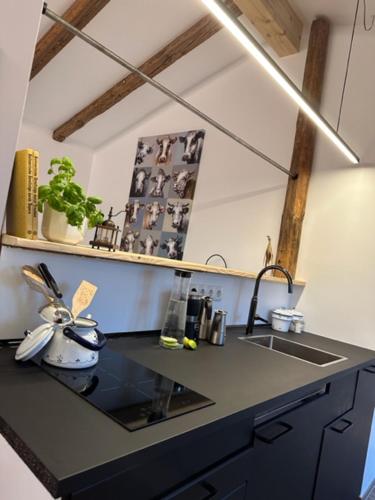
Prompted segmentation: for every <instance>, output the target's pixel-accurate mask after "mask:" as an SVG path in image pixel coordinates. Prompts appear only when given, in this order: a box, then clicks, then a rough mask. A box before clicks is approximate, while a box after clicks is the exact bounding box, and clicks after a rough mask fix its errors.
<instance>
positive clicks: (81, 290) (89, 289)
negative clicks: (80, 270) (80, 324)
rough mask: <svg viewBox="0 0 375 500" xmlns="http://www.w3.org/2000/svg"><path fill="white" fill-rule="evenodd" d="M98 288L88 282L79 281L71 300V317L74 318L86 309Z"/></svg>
mask: <svg viewBox="0 0 375 500" xmlns="http://www.w3.org/2000/svg"><path fill="white" fill-rule="evenodd" d="M97 289H98V287H97V286H95V285H93V284H92V283H89V282H88V281H85V280H83V281H81V284H80V285H79V287H78V288H77V290H76V292H75V294H74V295H73V300H72V315H73V318H76V317H77V316H78V315H79V314H80V313H81V312H82V311H84V310H85V309H87V308H88V307H89V305H90V304H91V302H92V299H93V298H94V295H95V294H96V291H97Z"/></svg>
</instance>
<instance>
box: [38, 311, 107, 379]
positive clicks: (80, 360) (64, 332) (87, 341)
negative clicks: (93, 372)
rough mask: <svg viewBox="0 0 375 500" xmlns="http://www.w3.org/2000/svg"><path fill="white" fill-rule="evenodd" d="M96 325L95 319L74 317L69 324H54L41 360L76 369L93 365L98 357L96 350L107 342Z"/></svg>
mask: <svg viewBox="0 0 375 500" xmlns="http://www.w3.org/2000/svg"><path fill="white" fill-rule="evenodd" d="M97 326H98V324H97V322H96V321H94V320H92V319H88V318H76V320H75V322H74V324H72V325H70V326H64V325H56V326H55V334H54V336H53V338H52V340H51V342H50V343H49V344H48V346H47V348H46V351H45V353H44V355H43V361H45V362H46V363H48V364H49V365H53V366H58V367H60V368H70V369H77V370H80V369H83V368H89V367H90V366H94V365H95V364H96V363H97V362H98V359H99V355H98V352H99V351H100V349H102V348H103V347H104V346H105V344H106V342H107V338H106V337H105V335H104V334H103V333H101V332H100V331H99V330H98V329H97V328H96V327H97Z"/></svg>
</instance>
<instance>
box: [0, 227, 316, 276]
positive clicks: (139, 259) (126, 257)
mask: <svg viewBox="0 0 375 500" xmlns="http://www.w3.org/2000/svg"><path fill="white" fill-rule="evenodd" d="M1 244H2V245H4V246H7V247H14V248H24V249H26V250H37V251H42V252H52V253H58V254H65V255H76V256H81V257H88V258H94V259H104V260H112V261H117V262H131V263H132V264H143V265H150V266H161V267H169V268H176V267H178V268H183V269H188V270H189V271H197V272H202V273H213V274H223V275H226V276H237V277H239V278H251V279H254V278H256V276H257V273H253V272H248V271H241V270H239V269H231V268H225V267H220V266H210V265H206V264H198V263H196V262H188V261H185V260H182V261H176V260H170V259H164V258H162V257H151V256H148V255H139V254H135V253H126V252H119V251H116V252H108V250H95V249H93V248H91V247H89V246H83V245H65V244H62V243H53V242H51V241H46V240H27V239H24V238H18V237H17V236H10V235H8V234H3V235H2V238H1ZM263 279H264V280H266V281H273V282H276V283H277V282H278V283H283V282H285V281H286V280H284V279H283V278H278V277H274V276H265V277H264V278H263ZM294 284H295V285H299V286H305V284H306V283H305V282H304V281H301V280H294Z"/></svg>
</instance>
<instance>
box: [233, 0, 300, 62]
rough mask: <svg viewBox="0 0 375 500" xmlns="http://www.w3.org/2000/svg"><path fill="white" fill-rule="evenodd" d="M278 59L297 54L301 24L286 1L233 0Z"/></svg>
mask: <svg viewBox="0 0 375 500" xmlns="http://www.w3.org/2000/svg"><path fill="white" fill-rule="evenodd" d="M234 1H235V2H236V4H237V6H238V7H239V8H240V9H241V11H242V12H243V13H244V14H245V16H246V17H247V18H248V19H249V20H250V21H251V23H252V24H253V25H254V26H255V28H256V29H257V31H259V33H260V34H261V35H262V36H263V37H264V38H265V40H266V41H267V42H268V43H269V45H270V46H271V47H272V48H273V49H274V50H275V52H276V54H277V55H279V56H280V57H283V56H289V55H291V54H295V53H296V52H299V48H300V43H301V36H302V30H303V22H302V21H301V19H300V18H299V17H298V15H297V14H296V13H295V11H294V10H293V8H292V7H291V5H290V4H289V2H288V0H234Z"/></svg>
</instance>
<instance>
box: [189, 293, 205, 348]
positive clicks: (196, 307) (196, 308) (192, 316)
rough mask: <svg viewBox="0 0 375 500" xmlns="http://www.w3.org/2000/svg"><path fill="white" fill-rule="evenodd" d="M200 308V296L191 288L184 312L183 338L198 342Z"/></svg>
mask: <svg viewBox="0 0 375 500" xmlns="http://www.w3.org/2000/svg"><path fill="white" fill-rule="evenodd" d="M201 308H202V296H201V294H200V293H199V292H198V291H197V290H196V289H195V288H193V289H192V290H191V292H190V293H189V297H188V302H187V310H186V326H185V337H187V338H188V339H192V340H198V337H199V326H200V313H201Z"/></svg>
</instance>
